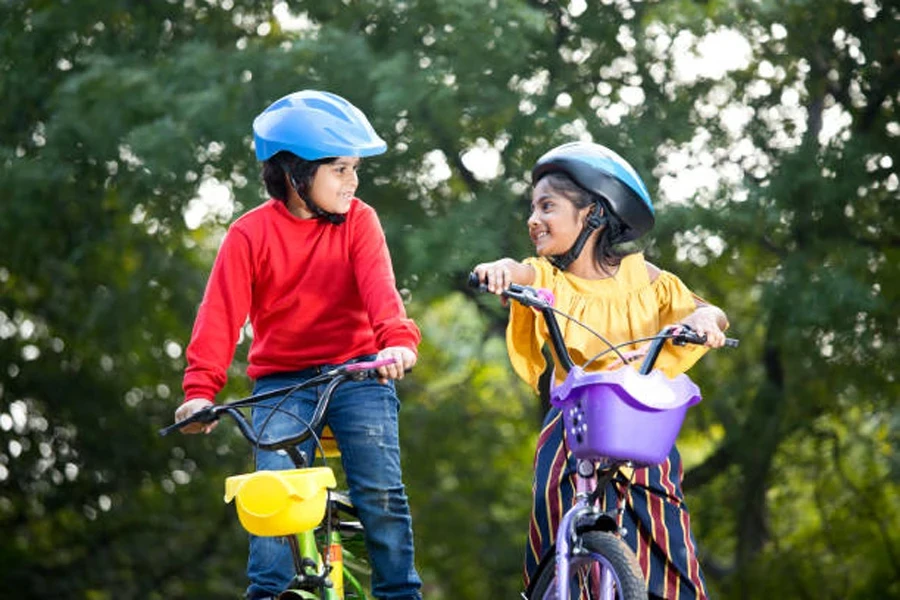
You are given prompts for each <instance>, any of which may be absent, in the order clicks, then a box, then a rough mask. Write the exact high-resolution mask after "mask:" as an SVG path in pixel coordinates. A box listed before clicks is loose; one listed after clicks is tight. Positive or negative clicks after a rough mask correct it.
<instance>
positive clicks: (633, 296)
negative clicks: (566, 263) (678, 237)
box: [506, 253, 706, 390]
mask: <svg viewBox="0 0 900 600" xmlns="http://www.w3.org/2000/svg"><path fill="white" fill-rule="evenodd" d="M524 262H525V264H528V265H531V266H532V267H534V270H535V272H536V277H535V280H534V282H533V283H532V286H533V287H536V288H546V289H549V290H550V291H552V292H553V295H554V297H555V302H554V306H555V308H557V309H559V310H561V311H562V312H564V313H566V314H568V315H570V316H572V317H574V318H575V319H578V320H579V321H581V322H582V323H585V324H586V325H588V326H589V327H591V328H592V329H594V330H595V331H596V332H597V333H600V334H601V335H603V336H604V337H606V338H607V339H608V340H609V341H610V342H612V343H613V344H619V343H622V342H626V341H628V340H632V339H637V338H642V337H647V336H651V335H653V334H655V333H657V332H659V330H660V329H662V327H663V326H664V325H668V324H671V323H675V322H677V321H679V320H681V319H683V318H684V317H686V316H687V315H689V314H691V313H692V312H693V311H694V310H695V309H696V307H697V301H700V302H703V300H702V299H701V298H699V297H698V296H695V295H694V294H693V293H692V292H691V291H690V290H689V289H688V288H687V286H686V285H685V284H684V283H683V282H682V281H681V280H680V279H679V278H678V277H676V276H675V275H673V274H672V273H669V272H667V271H661V272H660V274H659V276H658V277H657V278H656V279H655V280H654V281H650V275H649V273H648V271H647V264H646V262H645V260H644V255H643V254H640V253H636V254H630V255H628V256H626V257H625V258H624V259H622V262H621V264H620V265H619V269H618V271H616V274H615V275H614V276H613V277H609V278H607V279H582V278H581V277H577V276H575V275H572V274H571V273H567V272H565V271H560V270H559V269H557V268H556V267H554V266H553V265H552V264H551V263H550V261H548V260H547V259H545V258H527V259H525V261H524ZM557 322H558V323H559V328H560V331H562V334H563V339H565V341H566V347H567V348H568V349H569V354H570V355H571V356H572V360H573V362H574V363H575V364H576V365H583V364H584V363H585V362H586V361H587V360H588V359H590V358H593V357H594V356H595V355H596V354H598V353H600V352H602V351H603V350H605V349H606V348H608V346H607V345H606V344H605V343H604V342H603V341H602V340H601V339H599V338H598V337H597V336H595V335H594V334H593V333H591V332H590V331H588V330H586V329H585V328H584V327H581V326H580V325H578V324H577V323H574V322H572V321H571V320H569V319H566V318H564V317H562V316H560V315H557ZM545 343H547V344H549V343H550V337H549V334H548V332H547V325H546V323H544V319H543V317H542V316H541V314H540V313H538V312H537V311H535V310H534V309H532V308H529V307H525V306H522V305H521V304H518V303H517V302H511V303H510V315H509V324H508V326H507V329H506V345H507V350H508V352H509V358H510V361H511V363H512V366H513V368H514V369H515V371H516V373H518V375H519V376H520V377H521V378H522V379H524V380H525V381H526V382H527V383H528V384H529V385H531V387H532V388H534V389H535V390H536V389H537V386H538V379H539V377H540V376H541V373H543V372H544V369H545V368H546V361H545V360H544V356H543V355H542V354H541V348H542V347H543V346H544V344H545ZM638 347H639V345H637V344H636V345H632V346H628V347H625V348H622V349H621V350H622V352H627V351H629V350H634V349H636V348H638ZM705 352H706V348H705V347H702V346H694V345H689V346H682V347H677V346H673V345H672V344H666V345H665V347H664V348H663V350H662V352H661V353H660V355H659V358H658V359H657V361H656V368H657V369H660V370H662V371H663V372H664V373H665V374H666V375H668V376H669V377H675V376H676V375H678V374H680V373H683V372H685V371H687V370H688V369H689V368H690V367H692V366H693V365H694V363H696V362H697V360H699V359H700V357H702V356H703V354H705ZM616 358H617V356H616V354H615V353H614V352H610V353H608V354H606V355H604V356H603V357H601V358H600V359H598V360H596V361H594V362H593V363H591V365H590V366H589V367H588V369H587V370H588V371H597V370H602V369H604V368H606V367H607V366H608V365H609V364H610V363H611V362H613V361H614V360H616ZM632 365H633V366H634V367H638V366H639V365H640V361H636V362H635V363H632ZM564 376H565V374H564V373H563V371H562V369H561V368H559V367H558V366H557V368H556V379H557V383H561V382H562V380H563V378H564Z"/></svg>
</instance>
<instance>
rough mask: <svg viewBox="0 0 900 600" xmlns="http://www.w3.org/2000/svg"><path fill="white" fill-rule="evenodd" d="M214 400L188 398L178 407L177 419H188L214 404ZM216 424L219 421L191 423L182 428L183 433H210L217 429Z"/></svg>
mask: <svg viewBox="0 0 900 600" xmlns="http://www.w3.org/2000/svg"><path fill="white" fill-rule="evenodd" d="M212 404H213V403H212V401H210V400H207V399H206V398H193V399H191V400H188V401H187V402H185V403H184V404H182V405H181V406H179V407H178V409H177V410H176V411H175V421H176V422H178V421H183V420H184V419H187V418H188V417H190V416H191V415H193V414H194V413H196V412H198V411H200V410H203V409H204V408H206V407H207V406H212ZM216 425H218V421H217V422H215V423H207V424H204V423H191V424H189V425H185V426H184V427H183V428H182V429H181V433H209V432H210V431H212V430H213V429H215V427H216Z"/></svg>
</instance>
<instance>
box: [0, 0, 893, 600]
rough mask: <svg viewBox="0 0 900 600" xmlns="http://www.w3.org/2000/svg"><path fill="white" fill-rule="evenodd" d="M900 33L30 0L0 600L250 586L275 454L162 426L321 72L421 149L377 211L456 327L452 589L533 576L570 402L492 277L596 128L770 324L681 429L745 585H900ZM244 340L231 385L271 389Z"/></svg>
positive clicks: (1, 484)
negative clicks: (546, 373) (235, 233)
mask: <svg viewBox="0 0 900 600" xmlns="http://www.w3.org/2000/svg"><path fill="white" fill-rule="evenodd" d="M898 18H900V17H898V9H897V8H896V7H895V6H893V5H891V4H890V3H882V4H878V3H876V2H872V1H869V0H862V1H860V2H855V3H854V2H845V1H844V0H826V1H821V2H811V1H809V0H789V1H787V2H781V3H773V2H746V1H744V0H731V1H725V0H722V1H714V2H695V1H688V0H666V1H654V2H633V1H631V0H621V1H620V0H615V1H612V0H609V1H607V0H604V1H603V2H599V3H583V2H568V3H557V2H549V1H541V0H534V1H530V2H528V1H522V0H516V1H513V0H500V1H497V2H490V3H485V2H483V1H481V0H477V1H476V0H459V1H454V2H438V1H418V0H417V1H412V2H374V1H362V0H360V1H353V2H340V3H338V2H334V1H333V0H328V1H324V0H321V1H319V0H309V1H305V2H248V1H244V0H227V1H225V0H223V1H220V2H193V1H185V2H165V3H163V2H150V3H134V2H126V1H124V0H122V1H111V2H99V1H97V0H82V1H80V2H78V3H77V6H75V5H73V4H72V3H63V2H59V3H54V2H45V1H43V0H24V1H19V2H7V3H3V4H2V5H0V23H2V29H0V48H2V52H0V72H2V73H3V77H2V78H0V98H2V99H3V105H2V106H3V109H4V110H3V112H2V116H0V165H2V167H0V189H2V190H3V192H2V195H0V239H2V240H3V246H2V248H3V249H2V251H0V365H2V366H3V369H2V371H0V527H2V530H3V532H4V544H3V545H2V546H0V559H2V560H0V564H2V565H3V566H2V567H0V569H2V573H3V575H4V578H3V579H4V586H3V588H2V591H0V597H7V595H10V594H12V593H15V594H16V596H17V597H41V596H47V595H55V596H62V597H74V598H112V597H116V598H154V597H165V598H180V597H210V598H215V597H223V596H228V595H236V594H237V593H238V592H239V590H240V589H241V587H242V586H243V585H244V581H243V580H244V578H243V575H242V571H243V562H244V558H245V552H246V548H245V538H244V534H243V532H242V531H240V529H239V527H238V526H237V523H236V520H235V519H234V515H233V511H232V509H231V507H228V506H225V505H223V504H222V503H221V493H222V491H221V486H222V479H223V477H224V476H225V475H227V474H231V473H235V472H238V471H240V470H243V469H246V468H248V464H247V453H246V449H245V448H244V447H243V445H242V444H243V442H241V441H240V440H238V439H236V438H235V437H234V436H233V435H231V434H229V432H228V431H227V428H225V427H222V428H219V429H218V430H217V431H216V433H215V434H214V435H213V436H209V437H192V438H178V439H176V440H174V441H173V440H171V439H168V438H166V439H159V438H158V437H157V436H156V433H155V431H156V429H157V428H158V427H160V426H162V425H163V424H166V423H168V422H169V421H170V420H171V416H172V412H173V409H174V407H175V405H176V404H177V403H178V396H179V391H178V390H179V386H180V372H181V369H182V368H183V357H182V353H183V348H184V346H185V343H186V341H187V339H188V335H189V331H190V324H191V320H192V318H193V314H194V310H195V307H196V304H197V302H198V300H199V297H200V294H201V293H202V289H203V285H204V280H205V276H206V272H207V270H208V267H209V264H210V261H211V259H212V256H213V253H214V251H215V248H216V246H217V243H218V240H219V239H220V238H221V235H222V232H223V229H224V226H225V225H226V224H227V222H229V221H230V219H231V218H232V217H233V216H234V215H236V214H238V213H240V212H242V211H244V210H246V209H248V208H250V207H252V206H254V205H256V204H257V203H258V202H259V201H260V199H261V197H260V186H259V185H258V174H257V166H256V163H255V161H254V159H253V154H252V150H251V147H250V130H249V124H250V122H251V120H252V118H253V116H254V115H255V114H257V113H258V112H259V110H261V108H263V107H264V106H265V105H267V104H268V103H269V102H271V101H272V100H274V99H276V98H278V97H279V96H281V95H283V94H285V93H288V92H290V91H294V90H296V89H300V88H304V87H313V88H325V89H331V90H334V91H336V92H338V93H340V94H342V95H344V96H346V97H348V98H349V99H351V100H352V101H353V102H355V103H356V104H357V105H359V106H360V107H361V108H363V110H364V111H365V112H366V113H367V114H369V115H371V116H372V120H373V123H374V125H375V127H376V129H377V130H378V131H379V132H380V133H382V134H383V135H384V136H385V137H386V139H387V140H388V142H389V144H390V147H391V151H390V152H388V153H387V154H386V155H383V156H380V157H378V158H377V159H373V160H371V161H367V164H366V171H365V174H364V177H363V185H362V187H361V190H360V195H361V196H362V197H363V198H364V199H365V200H366V201H368V202H370V203H371V204H373V205H375V206H376V207H377V208H378V209H379V212H380V214H381V216H382V220H383V222H384V225H385V228H386V230H387V233H388V238H389V243H390V245H391V248H392V252H393V256H394V262H395V267H396V269H397V271H398V275H399V278H400V283H401V287H402V288H403V293H404V294H405V295H406V296H407V297H408V298H409V299H410V304H409V310H410V313H411V314H413V316H415V317H416V318H417V319H418V321H419V322H420V324H421V325H422V329H423V331H424V332H425V336H426V337H425V341H424V343H423V346H422V349H421V353H422V359H421V362H420V364H419V366H417V368H416V372H415V374H414V376H413V377H412V378H411V379H409V380H407V382H406V383H405V384H404V388H403V390H402V397H403V400H404V409H403V411H402V418H403V423H402V426H403V435H404V440H403V443H404V450H405V464H404V468H405V470H406V474H407V484H408V487H409V492H410V496H411V500H412V506H413V510H414V518H415V523H416V533H417V545H418V552H419V562H420V567H421V568H422V571H423V574H425V575H426V580H427V583H428V592H429V597H430V598H450V597H453V598H484V597H503V596H514V595H515V594H516V593H517V592H518V589H519V585H520V584H519V580H520V572H521V566H520V559H521V556H522V546H523V542H524V536H525V531H526V527H525V526H526V519H527V512H528V505H529V502H530V498H529V495H530V467H531V456H530V453H531V448H532V445H533V441H534V435H535V433H536V429H537V423H538V419H539V418H540V414H539V412H540V411H539V407H538V402H537V400H536V399H534V398H533V397H532V395H531V393H530V392H529V391H527V390H525V389H524V388H523V387H522V386H521V385H520V384H519V383H518V382H516V381H515V379H514V377H513V376H512V374H511V373H510V370H509V368H508V366H507V365H506V362H505V357H504V355H503V354H504V352H503V347H502V341H501V340H500V339H499V338H498V337H497V336H498V334H502V330H503V325H504V322H505V313H504V311H503V310H502V308H500V307H499V306H498V305H497V303H496V302H495V301H493V299H486V298H479V299H473V298H471V297H470V296H466V294H468V293H470V292H467V291H466V290H465V289H464V281H465V274H466V273H467V272H468V270H469V269H470V268H471V267H472V266H473V265H474V264H475V263H477V262H481V261H483V260H488V259H491V258H495V257H497V256H501V255H510V256H515V257H522V256H525V255H527V254H528V253H529V252H530V248H529V247H528V239H527V236H526V235H525V231H524V218H525V214H526V202H525V201H524V200H523V196H524V194H525V193H526V192H527V183H528V176H527V173H528V170H529V169H530V167H531V165H532V164H533V162H534V160H535V159H536V158H537V157H538V156H539V155H540V154H541V153H542V152H543V151H545V150H547V149H548V148H550V147H551V146H553V145H554V144H556V143H559V142H562V141H567V140H570V139H573V138H580V137H590V138H592V139H594V140H596V141H599V142H601V143H605V144H607V145H610V146H613V147H615V148H617V149H618V150H619V151H621V153H622V154H624V155H625V156H627V157H628V158H629V160H630V161H631V162H632V163H633V164H634V165H635V167H636V168H637V169H638V170H639V172H641V173H642V174H643V175H644V177H645V179H646V180H647V182H648V183H649V184H650V186H651V188H652V190H651V191H652V192H653V195H654V197H655V198H656V199H657V206H658V207H659V225H658V228H657V230H656V232H655V233H654V236H653V240H652V244H650V245H648V248H647V252H648V255H649V256H650V257H651V259H652V260H653V261H655V262H656V263H657V264H659V265H660V266H661V267H663V268H667V269H670V270H672V271H675V272H676V273H678V274H679V275H680V276H682V277H683V278H684V279H685V281H686V282H688V284H689V285H691V287H693V288H695V289H696V290H697V291H698V292H700V293H701V294H703V295H705V296H707V297H708V298H709V299H710V300H711V301H713V302H716V303H718V304H720V305H721V306H723V307H724V308H726V310H727V311H728V313H729V316H730V318H731V321H732V324H733V332H734V335H736V336H737V337H740V338H741V339H742V346H741V348H740V349H739V350H737V351H732V352H728V353H726V352H724V351H723V352H719V353H715V354H714V355H711V356H709V357H708V358H706V359H705V360H704V361H703V363H702V364H701V365H700V367H698V369H697V370H696V373H695V376H696V377H695V378H696V379H697V380H698V381H699V382H700V383H701V386H702V387H703V389H704V394H705V397H706V401H705V402H704V403H702V404H701V405H700V406H699V407H698V408H697V409H695V410H693V411H692V414H691V416H690V417H689V419H688V425H687V428H686V430H685V432H684V435H683V436H682V442H681V444H682V449H683V451H684V454H685V457H686V459H687V461H688V463H689V466H690V467H691V468H690V469H689V471H688V473H687V477H686V487H687V494H688V501H689V502H690V504H691V507H692V512H693V513H694V522H695V524H696V525H695V526H696V530H697V534H698V538H699V541H700V544H701V547H702V550H703V560H704V565H705V568H706V570H707V575H708V578H709V580H710V582H711V585H712V587H713V588H714V589H715V590H716V591H717V592H718V593H719V596H720V597H726V598H756V597H759V598H764V597H770V596H772V595H776V594H778V595H782V596H791V597H794V596H796V597H823V596H824V597H829V596H830V597H835V598H838V597H840V598H869V597H872V596H874V595H882V596H898V595H900V590H898V587H897V586H898V585H900V584H898V581H900V539H898V536H897V533H896V532H897V531H900V528H898V519H900V514H898V508H897V507H898V506H900V503H898V501H897V500H898V490H897V472H898V463H897V459H896V448H897V443H898V428H900V419H898V411H897V405H896V398H897V397H898V395H900V394H898V391H900V390H898V384H897V373H896V367H895V366H894V365H895V364H896V358H897V346H896V344H897V342H896V337H897V336H896V332H897V319H896V310H894V309H893V308H892V307H894V306H897V304H898V302H897V300H898V298H897V295H898V287H897V285H898V284H897V282H898V281H900V278H898V277H897V272H896V271H897V266H896V264H897V261H896V260H895V259H896V258H897V248H898V239H900V234H898V224H897V211H896V209H895V207H896V205H897V189H898V180H897V174H896V161H897V160H898V159H897V156H896V146H897V137H898V135H900V125H898V118H897V112H896V111H897V102H898V101H900V97H898V80H900V77H898V69H900V61H898V56H897V51H896V48H897V47H898V45H900V44H898V41H900V40H898V31H900V26H898V22H900V20H898ZM710 48H713V50H710ZM710 56H712V57H714V58H717V59H719V60H717V61H711V60H710ZM698 61H699V62H698ZM201 190H203V191H204V193H202V194H201V193H200V192H201ZM211 191H212V192H214V193H223V194H224V195H225V196H226V197H227V200H228V201H226V202H223V203H219V204H214V205H210V206H207V202H208V199H209V198H210V197H211V194H210V192H211ZM213 195H214V194H213ZM461 292H462V293H461ZM476 307H477V310H476ZM244 350H245V349H244V348H242V349H241V350H239V352H238V354H237V357H238V359H237V360H236V362H235V365H234V371H233V374H234V377H232V383H231V384H230V387H229V388H228V389H227V390H226V392H225V394H224V395H223V397H228V396H233V395H236V394H240V393H242V392H245V391H246V382H245V379H244V378H243V377H242V371H243V364H242V361H243V357H244V355H245V352H244ZM785 592H787V593H785Z"/></svg>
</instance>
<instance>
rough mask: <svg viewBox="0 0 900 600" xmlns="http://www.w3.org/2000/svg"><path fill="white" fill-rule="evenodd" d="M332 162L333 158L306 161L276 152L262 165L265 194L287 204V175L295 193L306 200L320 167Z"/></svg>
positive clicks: (293, 155) (295, 156)
mask: <svg viewBox="0 0 900 600" xmlns="http://www.w3.org/2000/svg"><path fill="white" fill-rule="evenodd" d="M334 161H335V158H334V157H330V158H321V159H319V160H306V159H303V158H300V157H299V156H297V155H296V154H293V153H291V152H286V151H281V152H278V153H277V154H275V155H273V156H272V157H271V158H269V159H268V160H265V161H263V163H262V179H263V183H265V185H266V192H268V194H269V196H270V197H272V198H275V199H276V200H280V201H282V202H284V203H287V199H288V189H287V185H288V184H287V181H286V180H285V177H284V176H285V174H289V175H290V176H291V178H292V179H293V181H294V185H295V187H296V188H297V193H298V194H299V195H300V197H301V198H303V199H304V200H306V199H308V198H307V195H308V193H309V188H310V186H311V185H312V180H313V177H315V175H316V171H317V170H318V169H319V167H320V166H321V165H324V164H327V163H330V162H334Z"/></svg>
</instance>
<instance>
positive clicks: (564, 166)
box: [531, 142, 656, 251]
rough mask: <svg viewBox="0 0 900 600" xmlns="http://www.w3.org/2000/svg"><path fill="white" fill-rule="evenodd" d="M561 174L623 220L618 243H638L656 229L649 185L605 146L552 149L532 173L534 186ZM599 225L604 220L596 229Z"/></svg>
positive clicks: (581, 144)
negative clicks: (547, 177) (638, 239)
mask: <svg viewBox="0 0 900 600" xmlns="http://www.w3.org/2000/svg"><path fill="white" fill-rule="evenodd" d="M560 171H561V172H563V173H565V174H566V175H568V176H569V177H571V178H572V180H573V181H574V182H575V183H576V184H578V185H579V186H580V187H581V188H583V189H585V190H587V191H588V192H590V193H592V194H596V195H597V196H599V197H600V198H601V199H602V200H603V201H605V203H606V205H607V209H608V210H609V211H610V212H612V213H613V214H615V216H616V217H618V218H619V220H620V221H622V223H623V224H624V225H625V227H626V229H625V231H624V232H623V234H622V236H621V237H619V239H618V240H617V241H619V242H627V241H630V240H635V239H637V238H639V237H641V236H642V235H644V234H645V233H647V232H648V231H650V230H651V229H653V224H654V223H655V221H656V217H655V214H654V210H653V203H652V202H651V201H650V193H649V192H648V191H647V186H646V185H644V182H643V180H642V179H641V176H640V175H638V174H637V171H635V170H634V168H632V166H631V165H630V164H628V162H627V161H626V160H625V159H624V158H622V157H621V156H619V155H618V154H616V153H615V152H613V151H612V150H610V149H609V148H607V147H606V146H601V145H600V144H595V143H592V142H570V143H568V144H563V145H561V146H557V147H556V148H553V149H552V150H550V151H549V152H547V153H546V154H544V155H543V156H541V157H540V158H539V159H538V161H537V163H535V165H534V168H533V169H532V170H531V181H532V184H534V185H536V184H537V182H538V181H539V180H540V179H541V177H543V176H545V175H547V174H549V173H553V172H560ZM600 224H602V221H601V222H600V223H597V226H599V225H600ZM588 233H590V232H588ZM585 237H586V236H585ZM579 251H580V249H579Z"/></svg>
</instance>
